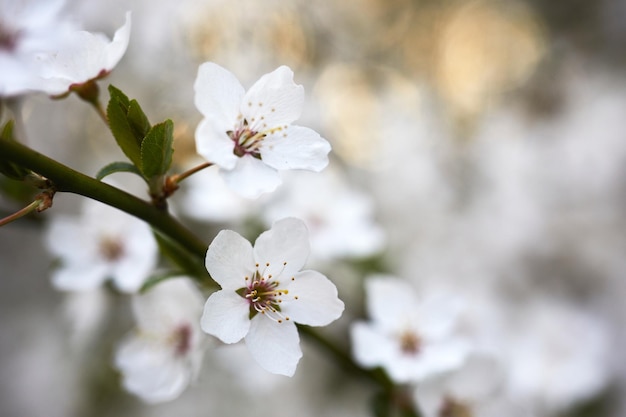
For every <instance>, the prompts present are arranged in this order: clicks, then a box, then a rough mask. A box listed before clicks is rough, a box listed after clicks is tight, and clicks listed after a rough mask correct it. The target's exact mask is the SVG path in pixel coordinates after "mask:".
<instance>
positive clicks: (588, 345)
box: [504, 299, 615, 414]
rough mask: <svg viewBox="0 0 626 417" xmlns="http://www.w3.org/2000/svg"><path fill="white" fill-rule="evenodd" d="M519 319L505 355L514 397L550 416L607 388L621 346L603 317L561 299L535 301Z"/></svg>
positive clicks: (511, 391)
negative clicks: (614, 355) (615, 348)
mask: <svg viewBox="0 0 626 417" xmlns="http://www.w3.org/2000/svg"><path fill="white" fill-rule="evenodd" d="M518 313H519V322H516V321H512V324H511V335H510V337H509V338H508V340H507V342H508V343H507V345H506V347H505V349H504V353H505V360H506V362H507V363H508V364H509V372H508V387H509V391H510V393H511V396H512V397H514V398H517V399H519V401H523V402H524V403H526V404H529V405H531V406H532V407H533V408H534V409H535V410H536V411H537V412H538V413H548V414H549V413H554V412H557V411H560V410H567V409H568V408H570V407H573V406H575V405H576V404H578V403H580V402H582V401H585V400H588V399H591V398H593V396H594V395H597V394H598V393H600V392H601V390H602V389H604V388H605V387H606V386H607V384H608V382H609V379H610V374H611V369H610V366H611V346H614V345H615V341H612V340H611V336H610V333H609V328H608V326H607V324H606V323H605V322H603V321H601V320H600V318H599V317H597V316H596V315H594V314H592V313H591V312H589V311H585V310H584V309H582V308H580V307H578V306H574V305H572V306H570V305H568V304H566V303H564V302H562V301H559V300H557V299H538V300H535V301H533V302H532V303H529V304H528V305H527V306H526V308H525V309H523V310H519V312H518Z"/></svg>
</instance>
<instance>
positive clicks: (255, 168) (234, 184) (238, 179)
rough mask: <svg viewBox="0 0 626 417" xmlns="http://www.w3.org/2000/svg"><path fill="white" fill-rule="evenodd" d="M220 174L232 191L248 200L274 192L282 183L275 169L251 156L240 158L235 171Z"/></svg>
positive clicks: (223, 171) (224, 170) (225, 171)
mask: <svg viewBox="0 0 626 417" xmlns="http://www.w3.org/2000/svg"><path fill="white" fill-rule="evenodd" d="M220 173H221V175H222V177H223V178H224V182H225V183H226V185H228V186H229V187H230V189H231V190H233V191H235V192H236V193H237V194H239V195H241V196H243V197H247V198H257V197H258V196H260V195H261V194H263V193H267V192H270V191H274V190H275V189H276V187H278V186H279V185H280V183H281V179H280V175H278V172H276V170H275V169H274V168H271V167H269V166H267V165H266V164H264V163H263V162H262V161H260V160H259V159H257V158H254V157H252V156H250V155H245V156H243V157H242V158H238V160H237V165H236V166H235V168H234V169H232V170H226V169H222V170H220Z"/></svg>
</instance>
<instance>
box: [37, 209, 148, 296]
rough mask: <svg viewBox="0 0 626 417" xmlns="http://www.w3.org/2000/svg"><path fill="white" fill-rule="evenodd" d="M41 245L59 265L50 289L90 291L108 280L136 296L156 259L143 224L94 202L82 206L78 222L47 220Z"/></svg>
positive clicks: (66, 217) (76, 219) (58, 219)
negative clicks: (56, 258) (45, 245)
mask: <svg viewBox="0 0 626 417" xmlns="http://www.w3.org/2000/svg"><path fill="white" fill-rule="evenodd" d="M46 244H47V247H48V250H49V251H50V253H52V254H53V255H55V256H57V257H58V258H59V259H60V261H61V264H60V266H59V267H58V268H56V269H55V270H53V272H52V283H53V285H54V286H55V287H56V288H58V289H60V290H68V291H82V290H90V289H94V288H96V287H98V286H99V285H101V284H102V283H103V282H104V281H106V280H107V279H109V278H110V279H112V280H113V283H114V284H115V286H116V287H117V288H118V289H119V290H120V291H123V292H135V291H137V290H138V289H139V288H140V287H141V285H142V284H143V282H144V280H145V279H146V278H147V277H148V275H149V274H150V273H151V272H152V270H153V268H154V267H155V265H156V262H157V255H158V252H157V244H156V241H155V239H154V236H153V235H152V231H151V229H150V227H149V226H148V225H147V224H146V223H144V222H143V221H141V220H139V219H137V218H135V217H132V216H130V215H129V214H126V213H124V212H122V211H120V210H118V209H115V208H113V207H110V206H107V205H104V204H102V203H100V202H97V201H94V200H85V202H84V205H83V212H82V214H81V216H80V217H78V218H76V217H70V216H59V217H57V218H54V219H52V221H51V223H50V227H49V228H48V230H47V234H46Z"/></svg>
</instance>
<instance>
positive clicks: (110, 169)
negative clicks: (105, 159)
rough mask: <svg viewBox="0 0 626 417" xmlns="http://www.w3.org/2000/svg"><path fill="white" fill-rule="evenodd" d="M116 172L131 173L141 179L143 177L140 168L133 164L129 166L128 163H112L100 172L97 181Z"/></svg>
mask: <svg viewBox="0 0 626 417" xmlns="http://www.w3.org/2000/svg"><path fill="white" fill-rule="evenodd" d="M116 172H131V173H133V174H137V175H139V176H140V177H143V174H142V173H141V171H139V168H137V167H136V166H135V165H133V164H129V163H128V162H111V163H110V164H108V165H106V166H104V167H102V168H101V169H100V171H98V173H97V174H96V179H97V180H101V179H103V178H104V177H106V176H109V175H111V174H115V173H116Z"/></svg>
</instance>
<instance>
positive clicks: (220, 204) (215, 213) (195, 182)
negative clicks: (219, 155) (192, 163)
mask: <svg viewBox="0 0 626 417" xmlns="http://www.w3.org/2000/svg"><path fill="white" fill-rule="evenodd" d="M182 186H183V188H182V191H184V192H183V194H182V201H181V203H180V205H179V208H180V210H181V211H182V212H184V213H185V214H186V215H188V216H189V217H191V218H193V219H196V220H200V221H215V222H232V221H238V220H242V219H243V218H245V217H246V216H248V215H250V214H251V213H252V212H253V209H254V208H257V207H256V205H255V201H256V200H250V199H248V198H244V197H242V196H240V195H238V194H236V193H234V192H233V190H231V189H230V188H229V187H227V186H226V184H224V181H223V180H222V178H221V176H220V175H219V174H218V172H217V168H216V167H210V168H208V169H205V170H202V171H201V172H198V173H196V174H194V175H192V176H190V177H189V178H187V179H186V180H185V181H184V183H183V184H182Z"/></svg>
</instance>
